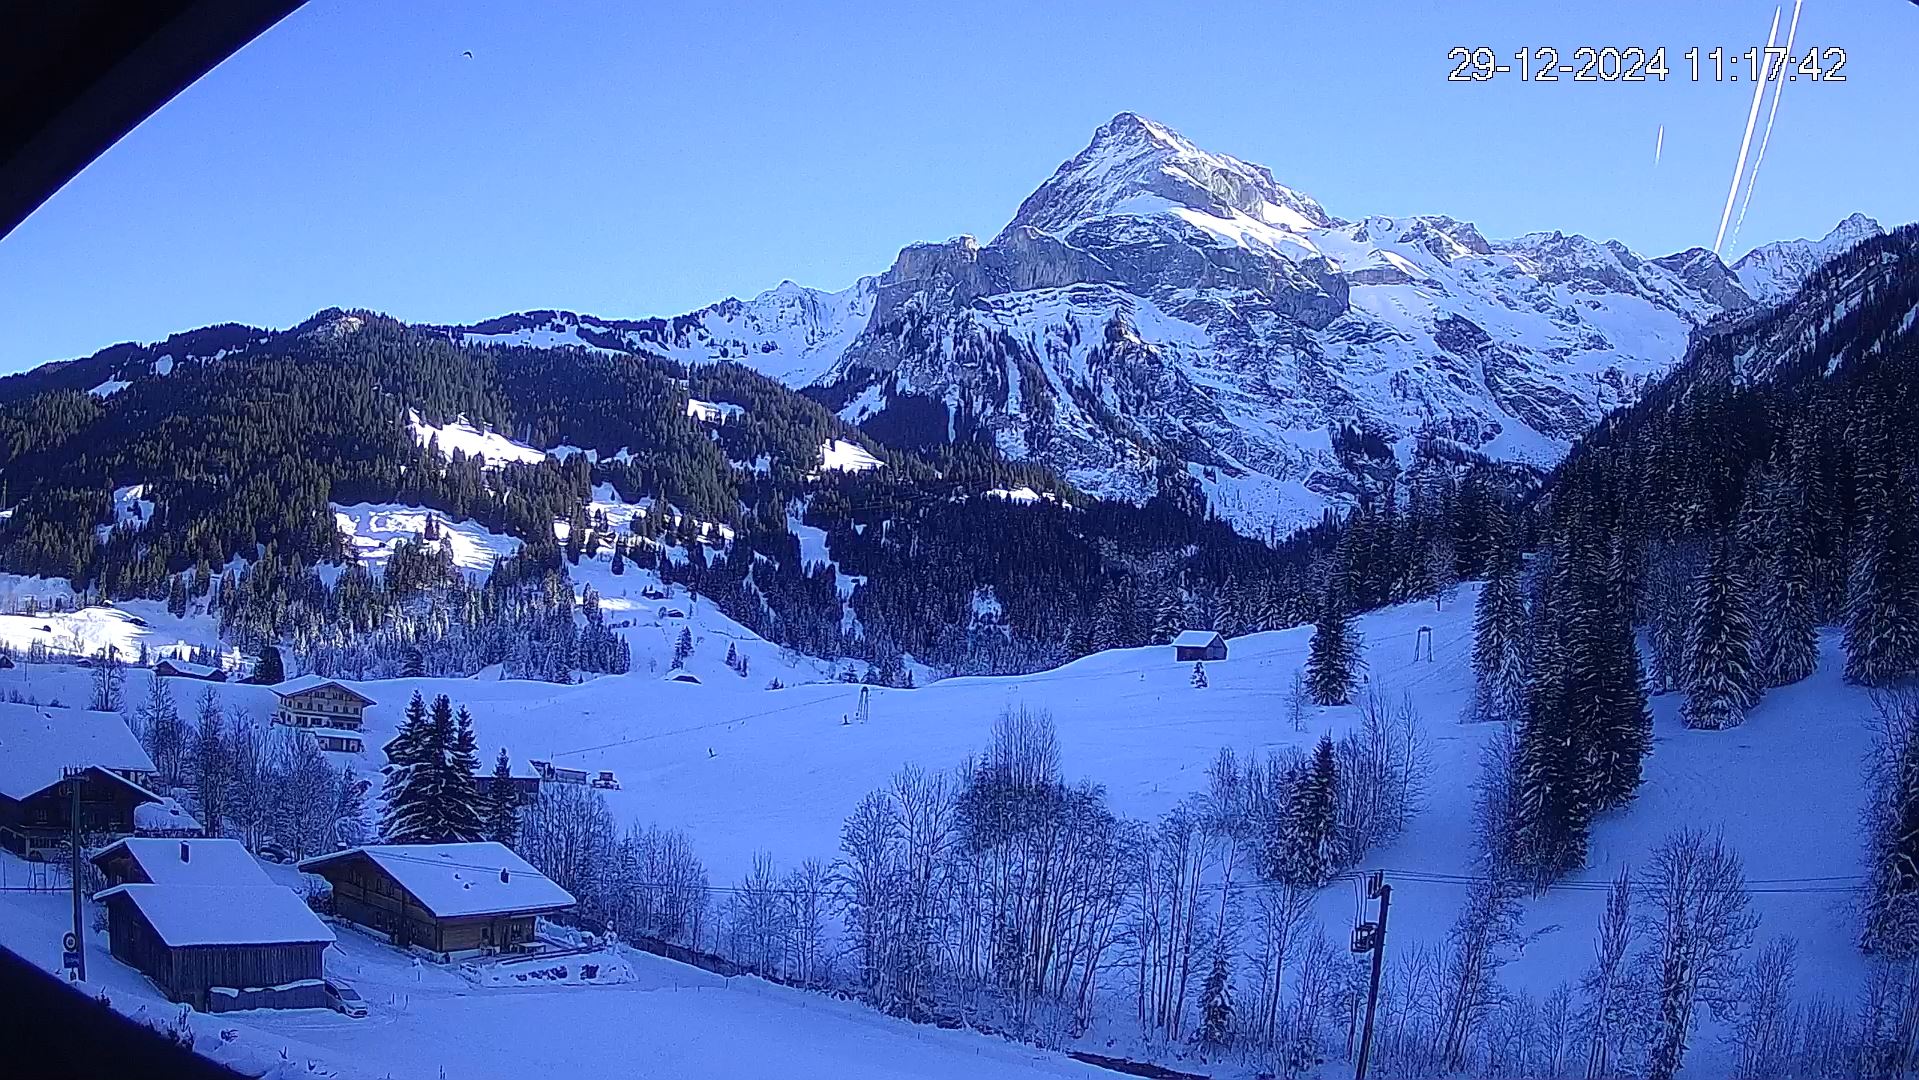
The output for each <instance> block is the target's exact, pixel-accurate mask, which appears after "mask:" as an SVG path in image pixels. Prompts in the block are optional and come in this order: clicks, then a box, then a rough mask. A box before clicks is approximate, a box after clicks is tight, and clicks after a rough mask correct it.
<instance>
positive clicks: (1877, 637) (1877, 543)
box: [1846, 435, 1919, 687]
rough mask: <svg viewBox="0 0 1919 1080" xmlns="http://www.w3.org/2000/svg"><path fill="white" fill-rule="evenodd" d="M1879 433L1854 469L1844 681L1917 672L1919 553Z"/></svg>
mask: <svg viewBox="0 0 1919 1080" xmlns="http://www.w3.org/2000/svg"><path fill="white" fill-rule="evenodd" d="M1885 442H1886V437H1885V436H1884V435H1881V436H1879V437H1878V438H1877V439H1871V440H1868V450H1867V451H1866V452H1865V456H1864V460H1862V462H1861V464H1860V468H1859V476H1858V489H1859V514H1860V517H1861V518H1862V521H1863V524H1862V526H1861V529H1860V536H1859V539H1858V543H1857V547H1856V549H1855V554H1854V556H1853V564H1852V575H1851V582H1850V586H1849V589H1848V593H1849V595H1848V597H1847V602H1846V678H1847V680H1849V681H1851V682H1855V683H1860V684H1862V685H1865V686H1879V687H1883V686H1892V685H1894V684H1895V683H1898V682H1901V681H1903V680H1905V679H1908V678H1911V677H1912V676H1913V675H1915V674H1919V550H1916V549H1915V546H1914V538H1913V527H1912V500H1911V498H1910V488H1908V487H1906V486H1905V485H1903V484H1901V483H1899V482H1897V481H1896V480H1895V478H1894V476H1893V475H1892V469H1893V465H1892V463H1891V462H1890V461H1889V460H1887V455H1888V454H1889V448H1888V447H1886V445H1885Z"/></svg>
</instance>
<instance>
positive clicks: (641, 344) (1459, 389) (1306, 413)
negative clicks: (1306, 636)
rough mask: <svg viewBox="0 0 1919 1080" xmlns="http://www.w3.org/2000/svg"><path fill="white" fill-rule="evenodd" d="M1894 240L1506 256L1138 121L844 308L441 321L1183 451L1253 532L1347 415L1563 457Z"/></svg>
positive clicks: (1141, 450)
mask: <svg viewBox="0 0 1919 1080" xmlns="http://www.w3.org/2000/svg"><path fill="white" fill-rule="evenodd" d="M1877 231H1878V227H1877V226H1876V225H1874V224H1873V223H1872V222H1870V221H1869V220H1867V219H1864V218H1861V217H1856V216H1855V217H1854V218H1849V219H1848V220H1847V221H1845V222H1842V223H1841V224H1840V226H1839V227H1838V228H1837V229H1835V230H1834V231H1833V232H1832V233H1831V234H1829V235H1828V236H1827V237H1825V238H1824V239H1822V240H1818V241H1805V240H1799V241H1787V242H1783V243H1779V244H1769V245H1766V246H1764V247H1761V248H1758V249H1755V250H1754V251H1753V252H1752V253H1751V254H1749V255H1748V256H1746V257H1745V258H1744V259H1742V260H1740V262H1739V263H1738V264H1737V266H1735V267H1732V268H1728V267H1727V266H1726V265H1725V264H1724V263H1723V262H1721V261H1720V260H1719V258H1718V257H1717V256H1715V255H1713V254H1712V253H1710V252H1706V251H1703V250H1698V249H1695V250H1693V251H1688V252H1682V253H1679V254H1676V255H1672V256H1667V257H1664V258H1659V259H1648V258H1645V257H1642V256H1640V255H1638V254H1636V253H1634V252H1632V251H1630V250H1628V249H1627V248H1626V247H1625V246H1623V245H1621V244H1619V243H1617V242H1615V241H1607V242H1603V243H1602V242H1598V241H1594V240H1590V239H1587V238H1585V237H1583V236H1577V235H1566V234H1563V233H1558V232H1552V233H1541V234H1534V235H1529V236H1522V237H1519V238H1517V239H1513V240H1509V241H1503V242H1500V241H1489V240H1487V239H1486V238H1485V237H1483V236H1481V235H1480V233H1479V231H1478V230H1477V229H1475V228H1474V227H1473V226H1472V225H1471V224H1469V223H1466V222H1461V221H1457V220H1454V219H1452V218H1448V217H1444V216H1439V215H1415V216H1378V215H1372V216H1365V217H1360V218H1356V219H1352V220H1343V219H1341V218H1338V217H1335V216H1334V215H1332V214H1330V213H1329V212H1328V211H1327V210H1326V209H1325V208H1324V207H1323V206H1322V205H1321V204H1320V203H1319V202H1318V201H1317V200H1315V199H1314V198H1312V197H1311V196H1309V195H1306V194H1304V193H1302V192H1299V191H1295V190H1293V189H1291V188H1288V187H1285V186H1284V185H1282V184H1280V183H1279V182H1278V181H1277V180H1276V179H1275V178H1274V176H1273V174H1272V173H1271V172H1270V171H1269V170H1268V169H1266V168H1265V167H1263V166H1260V165H1255V164H1252V163H1249V162H1246V161H1242V160H1240V159H1238V158H1234V157H1231V156H1228V155H1225V154H1219V153H1213V152H1210V151H1208V150H1205V149H1202V148H1200V147H1198V146H1196V145H1194V144H1193V143H1192V142H1190V141H1189V140H1187V139H1185V138H1183V137H1182V136H1180V135H1179V134H1178V133H1177V132H1175V131H1173V130H1172V129H1170V128H1168V127H1166V126H1165V125H1163V124H1159V123H1156V122H1154V121H1152V120H1148V119H1146V118H1144V117H1140V116H1137V115H1134V114H1132V113H1122V114H1120V115H1119V116H1116V117H1114V118H1113V120H1112V121H1110V122H1109V123H1107V124H1106V125H1104V126H1103V127H1101V128H1100V129H1099V130H1098V131H1097V132H1095V134H1094V136H1093V139H1092V141H1091V143H1090V144H1089V145H1088V146H1087V147H1086V149H1085V150H1084V151H1082V152H1081V153H1080V154H1078V155H1077V156H1075V157H1074V158H1072V159H1071V160H1070V161H1068V162H1066V163H1065V164H1063V165H1061V166H1060V168H1059V170H1058V171H1057V172H1055V173H1054V175H1053V176H1052V177H1051V178H1050V179H1048V180H1047V181H1046V182H1045V183H1044V184H1043V185H1041V186H1040V187H1039V188H1038V189H1037V190H1036V191H1035V192H1034V193H1033V194H1032V195H1031V196H1030V197H1028V198H1027V199H1026V200H1025V202H1024V203H1023V204H1022V205H1021V206H1020V207H1019V209H1018V212H1017V213H1016V214H1015V215H1014V216H1013V219H1012V221H1011V222H1010V223H1009V224H1008V225H1007V226H1006V227H1005V228H1004V229H1003V230H1002V231H1001V232H1000V233H999V235H998V236H997V237H995V238H994V239H993V240H992V241H991V242H990V243H986V244H981V243H980V242H978V241H976V240H975V239H973V238H972V237H965V236H962V237H956V238H954V239H952V240H948V241H945V242H943V243H926V244H915V245H912V246H909V247H907V248H905V249H904V250H902V251H901V252H900V254H899V257H898V258H897V259H896V260H895V261H894V263H893V265H892V267H891V268H890V269H888V270H887V271H886V272H885V273H883V274H880V275H877V276H874V277H868V278H862V279H861V280H860V281H858V282H857V283H855V284H854V285H852V286H850V287H849V288H847V289H844V290H841V291H839V292H830V293H829V292H820V291H816V290H811V289H806V288H802V287H800V286H797V285H794V284H793V283H791V282H785V283H782V284H781V285H780V286H779V287H778V288H775V289H773V290H771V291H769V292H767V293H763V294H761V295H760V296H758V297H755V298H754V299H752V300H747V301H740V300H727V301H725V302H723V303H720V304H716V305H714V306H712V307H709V308H706V309H703V310H701V311H698V312H694V313H692V314H690V315H683V316H678V317H675V318H670V319H649V320H614V319H603V318H595V317H591V316H580V315H574V314H570V313H565V312H551V311H543V312H531V313H527V314H524V315H512V316H504V317H502V318H499V319H494V320H491V321H489V322H487V323H482V324H479V325H476V326H472V327H464V328H455V329H454V330H453V331H452V332H453V333H455V334H457V335H461V336H463V337H464V338H465V339H466V340H469V341H487V342H501V343H516V344H550V343H554V342H558V341H576V342H580V343H584V344H588V345H591V346H592V347H594V348H599V349H618V350H629V351H646V352H656V353H661V354H663V355H667V356H670V357H673V358H676V359H680V360H684V361H688V362H704V361H713V360H734V361H737V362H739V363H743V364H747V365H750V366H753V367H756V368H758V369H760V370H761V371H764V372H766V373H767V374H769V375H772V376H774V377H777V378H779V379H782V380H783V381H786V382H787V383H789V384H791V385H795V386H803V385H810V386H812V387H813V388H814V389H813V391H812V392H813V393H815V394H817V395H819V396H820V397H822V398H823V399H825V400H828V401H830V402H831V403H832V404H833V405H834V407H836V408H838V409H839V410H840V411H841V414H842V415H843V416H844V417H845V418H846V419H848V420H851V421H854V422H858V423H862V424H865V425H866V426H867V427H868V428H869V430H871V431H872V432H874V433H875V435H877V436H878V437H880V438H882V439H883V440H887V441H896V442H902V443H909V444H911V443H928V442H933V443H937V442H944V441H948V440H952V439H963V438H984V439H987V440H990V441H991V442H993V443H994V444H995V445H997V446H998V447H999V448H1000V450H1001V451H1002V452H1004V453H1005V454H1007V455H1008V456H1010V457H1013V458H1016V459H1034V460H1039V461H1044V462H1046V463H1049V464H1051V465H1054V466H1056V467H1058V468H1059V469H1061V470H1062V471H1063V472H1065V473H1066V474H1067V476H1068V477H1069V479H1071V480H1072V481H1073V482H1074V483H1076V484H1078V485H1079V486H1080V487H1082V488H1083V489H1085V490H1087V491H1090V492H1093V493H1096V494H1101V495H1107V496H1114V497H1123V498H1139V497H1143V496H1145V495H1148V494H1151V493H1152V491H1153V490H1154V483H1153V479H1152V478H1153V476H1154V470H1155V468H1156V467H1157V465H1158V464H1159V463H1161V462H1167V461H1170V462H1175V463H1178V464H1180V465H1183V466H1185V467H1186V468H1188V469H1189V470H1190V471H1191V473H1192V474H1193V475H1194V476H1195V477H1197V478H1198V479H1199V480H1200V481H1201V483H1202V485H1203V486H1204V487H1205V489H1206V491H1207V493H1208V496H1209V497H1210V498H1211V500H1212V502H1213V504H1214V505H1215V506H1216V507H1217V508H1218V509H1219V510H1220V511H1221V512H1222V513H1223V514H1224V515H1226V516H1227V517H1228V518H1230V519H1231V520H1233V521H1235V522H1236V523H1238V524H1239V525H1241V526H1242V527H1243V528H1244V529H1245V530H1246V531H1250V532H1254V533H1258V534H1264V533H1266V532H1267V531H1268V530H1269V528H1277V529H1278V530H1279V531H1281V532H1284V531H1286V530H1287V529H1289V528H1290V527H1292V526H1296V525H1300V524H1305V523H1309V522H1311V521H1314V520H1317V518H1318V517H1319V514H1320V512H1321V510H1322V509H1323V508H1324V507H1325V506H1326V505H1327V504H1328V503H1329V502H1331V503H1341V502H1344V501H1346V500H1348V499H1350V498H1351V496H1352V494H1353V492H1354V491H1355V490H1356V488H1357V487H1359V486H1361V485H1363V484H1364V482H1365V480H1364V479H1363V474H1364V473H1365V471H1366V470H1365V469H1364V467H1363V463H1355V462H1353V461H1351V460H1348V459H1346V458H1344V457H1342V455H1341V454H1340V453H1339V452H1338V450H1337V449H1336V447H1335V444H1334V440H1333V439H1332V437H1331V436H1332V433H1333V432H1334V430H1335V429H1337V428H1339V427H1341V426H1343V425H1352V426H1356V427H1357V428H1359V429H1361V430H1363V431H1364V432H1366V433H1367V434H1369V435H1371V436H1375V437H1377V438H1378V439H1380V440H1383V442H1384V443H1385V444H1386V445H1387V446H1389V447H1391V448H1392V449H1393V451H1394V452H1395V453H1397V454H1398V455H1400V456H1401V457H1402V458H1403V457H1404V456H1405V455H1406V454H1407V453H1409V451H1410V449H1411V446H1412V441H1413V440H1414V439H1415V438H1416V437H1418V436H1420V435H1431V436H1433V437H1436V438H1438V439H1441V440H1445V441H1448V442H1451V443H1454V444H1457V445H1459V446H1461V447H1464V448H1466V449H1468V450H1471V451H1475V452H1479V453H1483V454H1486V455H1488V456H1491V457H1494V458H1498V459H1502V460H1514V461H1525V462H1532V463H1537V464H1542V465H1545V464H1551V463H1552V462H1554V461H1556V460H1557V459H1558V458H1559V456H1560V455H1561V454H1563V453H1564V451H1565V449H1566V447H1567V446H1568V444H1569V443H1570V441H1571V440H1572V439H1574V438H1576V437H1577V436H1578V435H1580V434H1581V433H1583V432H1584V431H1585V430H1586V429H1587V428H1589V427H1590V426H1591V425H1592V424H1593V423H1594V422H1595V421H1596V420H1597V419H1598V418H1599V417H1600V416H1601V415H1603V414H1604V413H1605V412H1606V411H1607V410H1609V409H1612V408H1614V407H1617V406H1619V405H1621V404H1623V403H1626V402H1628V401H1631V400H1632V399H1633V398H1634V397H1635V396H1636V395H1637V394H1638V392H1639V390H1640V389H1641V387H1643V386H1644V385H1645V384H1646V383H1647V382H1648V381H1649V380H1651V379H1653V378H1656V377H1658V376H1659V375H1661V374H1663V373H1664V372H1665V371H1667V370H1668V369H1670V368H1671V367H1672V366H1673V364H1675V363H1676V362H1677V361H1678V360H1679V359H1680V357H1681V355H1682V354H1683V352H1684V350H1685V348H1686V344H1687V339H1688V335H1689V333H1690V332H1691V330H1692V329H1693V328H1695V327H1697V326H1699V325H1701V324H1703V323H1705V322H1707V321H1708V320H1711V319H1713V318H1714V317H1716V316H1719V315H1721V314H1724V313H1726V312H1733V311H1739V310H1743V309H1746V308H1749V307H1751V306H1752V305H1753V304H1754V302H1755V300H1757V301H1759V302H1764V303H1771V302H1775V301H1777V300H1780V299H1782V298H1784V297H1785V296H1786V295H1788V294H1790V293H1791V291H1792V290H1793V289H1795V288H1797V286H1798V284H1799V283H1800V282H1801V281H1803V280H1805V278H1806V276H1807V275H1808V274H1810V273H1811V271H1812V270H1813V269H1814V268H1816V267H1817V266H1818V265H1819V263H1820V262H1822V261H1823V260H1824V259H1826V258H1829V257H1830V256H1832V255H1833V254H1836V253H1838V252H1839V251H1841V250H1843V249H1844V248H1846V247H1847V246H1850V244H1852V243H1855V242H1857V241H1858V240H1859V239H1862V238H1864V237H1866V236H1869V235H1872V234H1874V233H1876V232H1877Z"/></svg>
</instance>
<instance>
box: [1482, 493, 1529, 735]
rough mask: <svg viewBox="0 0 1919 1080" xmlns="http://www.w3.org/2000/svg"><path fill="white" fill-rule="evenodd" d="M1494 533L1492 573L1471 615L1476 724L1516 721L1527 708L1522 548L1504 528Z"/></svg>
mask: <svg viewBox="0 0 1919 1080" xmlns="http://www.w3.org/2000/svg"><path fill="white" fill-rule="evenodd" d="M1500 520H1501V522H1502V524H1503V520H1504V519H1503V516H1502V517H1501V519H1500ZM1495 535H1496V540H1495V544H1494V548H1493V555H1492V565H1491V567H1490V575H1489V576H1488V578H1487V580H1486V584H1485V587H1484V588H1482V589H1481V590H1480V592H1479V602H1478V606H1477V607H1476V608H1475V609H1474V611H1473V699H1472V704H1471V705H1470V706H1469V708H1470V709H1471V718H1472V719H1474V720H1491V721H1503V720H1518V719H1519V718H1520V717H1521V716H1523V715H1524V713H1525V708H1526V654H1527V648H1526V596H1525V592H1524V590H1523V588H1522V587H1521V583H1520V576H1519V574H1520V561H1519V552H1518V549H1517V548H1516V547H1514V546H1513V544H1512V542H1511V538H1510V536H1509V535H1508V531H1507V530H1506V529H1505V528H1503V527H1501V528H1499V529H1498V530H1497V532H1496V534H1495Z"/></svg>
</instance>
